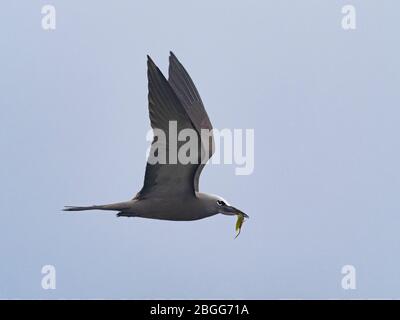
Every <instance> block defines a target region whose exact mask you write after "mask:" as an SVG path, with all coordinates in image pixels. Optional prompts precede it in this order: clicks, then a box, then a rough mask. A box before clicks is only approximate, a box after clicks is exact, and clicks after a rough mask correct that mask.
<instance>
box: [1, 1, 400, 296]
mask: <svg viewBox="0 0 400 320" xmlns="http://www.w3.org/2000/svg"><path fill="white" fill-rule="evenodd" d="M48 3H50V4H53V5H54V6H55V7H56V10H57V29H56V30H55V31H50V32H48V31H44V30H42V28H41V18H42V15H41V12H40V11H41V7H42V5H44V4H48ZM345 4H353V5H355V7H356V9H357V30H355V31H344V30H343V29H342V28H341V18H342V14H341V8H342V6H343V5H345ZM399 11H400V3H399V2H398V1H394V0H393V1H389V0H386V1H372V0H369V1H357V0H353V1H319V0H314V1H310V0H308V1H287V0H286V1H232V0H230V1H218V2H217V1H201V2H199V1H196V2H194V1H193V2H189V1H168V2H167V1H146V2H142V3H141V4H139V1H136V2H134V1H113V2H111V1H56V0H52V1H46V2H45V1H22V0H20V1H10V0H8V1H3V2H2V4H1V10H0V41H1V50H0V88H1V90H0V150H1V166H0V214H1V222H0V252H1V255H0V257H1V263H0V298H40V299H56V298H57V299H58V298H136V299H141V298H147V299H152V298H183V299H187V298H210V299H212V298H229V299H240V298H251V299H263V298H400V259H399V256H398V253H399V249H400V248H399V247H400V246H399V244H400V234H399V225H400V204H399V190H400V188H399V187H400V170H399V163H400V151H399V150H400V148H399V147H400V144H399V136H400V127H399V118H400V110H399V101H400V90H399V74H400V73H399V72H400V64H399V57H400V52H399V51H400V50H399V45H398V31H399V28H400V20H399ZM169 50H173V51H174V52H175V54H176V55H177V56H178V58H179V59H180V60H181V62H182V63H183V64H184V65H185V67H186V68H187V70H188V71H189V73H190V74H191V76H192V78H193V79H194V82H195V83H196V85H197V87H198V89H199V91H200V94H201V96H202V98H203V101H204V103H205V105H206V108H207V111H208V113H209V115H210V118H211V120H212V122H213V125H214V126H215V127H216V128H221V129H222V128H243V129H244V128H254V129H255V171H254V173H253V174H252V175H250V176H235V174H234V166H232V165H213V166H209V167H207V168H206V169H205V170H204V171H203V175H202V179H201V181H200V183H201V186H200V187H201V189H202V190H203V191H206V192H210V193H216V194H219V195H222V196H223V197H224V198H226V199H227V200H228V201H230V202H231V203H232V204H234V205H235V206H237V207H239V208H241V209H242V210H243V211H245V212H246V213H248V214H249V215H250V217H251V218H250V219H249V220H248V221H247V222H246V223H245V224H244V226H243V230H242V234H241V235H240V237H239V238H238V239H236V240H233V237H234V235H235V232H234V226H235V222H236V219H235V218H233V217H232V218H231V217H226V216H215V217H212V218H209V219H204V220H201V221H195V222H166V221H157V220H145V219H126V218H116V217H115V216H114V215H113V214H107V213H100V212H98V213H97V212H90V213H81V214H67V213H62V212H61V211H60V209H61V208H62V207H63V206H64V205H71V204H72V205H76V204H77V205H80V204H94V203H108V202H114V201H120V200H125V199H128V198H130V197H132V196H133V195H134V194H135V193H136V192H137V191H138V190H140V188H141V186H142V183H143V175H144V168H145V152H146V149H147V147H148V142H147V141H146V139H145V135H146V133H147V131H148V129H149V127H150V125H149V120H148V113H147V78H146V54H150V55H151V56H152V58H153V59H154V61H155V62H156V63H157V64H158V65H159V67H160V68H161V69H162V70H163V71H164V72H165V73H166V71H167V66H168V65H167V63H168V52H169ZM46 264H51V265H54V266H55V267H56V270H57V289H56V290H47V291H45V290H43V289H42V287H41V279H42V274H41V268H42V266H43V265H46ZM346 264H351V265H354V266H355V267H356V270H357V289H356V290H347V291H346V290H343V289H342V288H341V279H342V275H341V268H342V266H343V265H346Z"/></svg>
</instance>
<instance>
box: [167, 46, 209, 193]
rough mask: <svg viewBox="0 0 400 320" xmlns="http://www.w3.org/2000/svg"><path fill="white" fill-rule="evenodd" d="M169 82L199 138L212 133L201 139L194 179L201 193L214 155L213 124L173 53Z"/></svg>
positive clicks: (170, 58) (189, 79) (197, 189)
mask: <svg viewBox="0 0 400 320" xmlns="http://www.w3.org/2000/svg"><path fill="white" fill-rule="evenodd" d="M168 82H169V83H170V84H171V87H172V89H173V90H174V92H175V93H176V95H177V96H178V98H179V100H180V101H181V103H182V105H183V107H184V108H185V110H186V112H187V114H188V115H189V117H190V120H191V121H192V123H193V125H194V127H195V128H196V130H197V132H198V133H199V137H200V136H201V130H202V129H206V130H209V132H210V136H209V137H206V136H202V139H201V147H202V148H201V157H202V158H201V159H202V161H201V164H200V165H199V167H198V168H197V170H196V174H195V178H194V188H195V191H199V178H200V174H201V171H202V170H203V168H204V166H205V163H206V161H207V160H208V159H210V158H211V157H212V155H213V153H214V139H213V135H212V131H211V130H212V129H213V128H212V124H211V122H210V119H209V118H208V115H207V112H206V109H205V108H204V105H203V102H202V101H201V98H200V95H199V92H198V91H197V89H196V86H195V85H194V83H193V81H192V79H191V78H190V76H189V74H188V73H187V71H186V70H185V68H184V67H183V66H182V64H181V63H180V62H179V60H178V59H177V58H176V56H175V55H174V54H173V53H172V52H170V56H169V78H168Z"/></svg>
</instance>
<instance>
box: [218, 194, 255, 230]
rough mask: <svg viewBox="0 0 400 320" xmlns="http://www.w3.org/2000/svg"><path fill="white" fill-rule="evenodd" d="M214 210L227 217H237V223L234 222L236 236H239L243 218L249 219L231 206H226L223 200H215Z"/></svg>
mask: <svg viewBox="0 0 400 320" xmlns="http://www.w3.org/2000/svg"><path fill="white" fill-rule="evenodd" d="M215 210H216V211H218V212H219V213H222V214H225V215H227V216H237V217H238V219H237V222H236V231H237V235H236V238H237V236H238V235H239V234H240V230H241V228H242V224H243V222H244V219H245V218H249V216H248V215H247V214H245V213H244V212H243V211H241V210H239V209H237V208H235V207H233V206H231V205H230V204H228V203H227V202H226V201H225V200H224V199H222V198H220V197H219V198H218V199H215Z"/></svg>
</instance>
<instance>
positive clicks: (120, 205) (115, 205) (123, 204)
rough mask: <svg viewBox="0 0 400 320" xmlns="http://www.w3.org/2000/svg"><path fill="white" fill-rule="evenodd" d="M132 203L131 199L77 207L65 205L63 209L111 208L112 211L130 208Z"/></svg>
mask: <svg viewBox="0 0 400 320" xmlns="http://www.w3.org/2000/svg"><path fill="white" fill-rule="evenodd" d="M130 204H131V202H130V201H126V202H118V203H111V204H104V205H94V206H84V207H75V206H65V207H64V209H63V211H85V210H111V211H121V210H122V211H123V210H125V209H128V208H129V205H130Z"/></svg>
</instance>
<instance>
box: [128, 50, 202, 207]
mask: <svg viewBox="0 0 400 320" xmlns="http://www.w3.org/2000/svg"><path fill="white" fill-rule="evenodd" d="M147 77H148V90H149V94H148V100H149V116H150V122H151V126H152V128H153V131H154V132H155V130H156V129H161V130H162V131H163V132H164V133H165V135H166V138H167V139H166V140H165V146H164V148H160V145H161V144H160V141H159V138H157V135H155V137H154V139H153V142H152V146H151V150H150V156H149V159H148V162H147V165H146V173H145V178H144V185H143V188H142V189H141V190H140V191H139V193H138V194H137V195H136V197H135V198H140V199H143V198H146V197H154V198H157V197H158V198H165V197H184V196H195V190H194V177H195V174H196V171H197V168H198V166H199V164H198V163H197V164H190V163H189V164H182V163H180V161H177V162H176V163H170V161H169V160H170V159H169V153H170V150H169V149H170V148H169V147H170V144H169V143H170V141H169V122H170V121H176V124H177V132H178V133H179V132H180V131H181V130H183V129H194V127H193V124H192V122H191V120H190V118H189V116H188V115H187V112H186V110H185V108H184V107H183V106H182V103H181V101H180V100H179V99H178V97H177V96H176V93H175V92H174V90H173V89H172V88H171V85H170V84H169V83H168V81H167V79H165V77H164V75H163V74H162V73H161V71H160V70H159V69H158V67H157V66H156V65H155V64H154V62H153V61H152V60H151V58H150V57H149V56H148V60H147ZM182 144H184V142H179V141H177V150H179V148H180V147H181V145H182ZM160 152H165V154H164V155H163V156H165V159H166V161H167V163H155V164H153V163H154V162H152V161H151V160H152V159H151V158H150V157H151V156H152V155H155V154H156V155H157V156H158V158H160ZM175 156H176V155H175Z"/></svg>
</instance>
